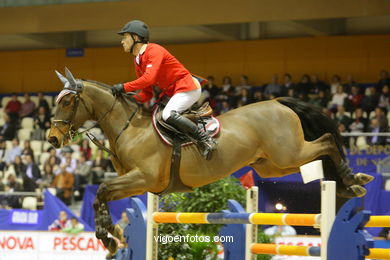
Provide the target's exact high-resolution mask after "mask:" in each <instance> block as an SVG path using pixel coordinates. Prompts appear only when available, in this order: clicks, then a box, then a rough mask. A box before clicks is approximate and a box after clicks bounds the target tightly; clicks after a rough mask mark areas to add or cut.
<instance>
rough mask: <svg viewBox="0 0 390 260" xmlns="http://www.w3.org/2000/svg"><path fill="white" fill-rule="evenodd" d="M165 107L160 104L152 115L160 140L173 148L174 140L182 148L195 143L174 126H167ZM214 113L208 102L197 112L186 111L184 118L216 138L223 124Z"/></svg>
mask: <svg viewBox="0 0 390 260" xmlns="http://www.w3.org/2000/svg"><path fill="white" fill-rule="evenodd" d="M164 107H165V105H164V104H159V105H158V106H157V107H156V108H155V109H154V110H153V113H152V121H153V126H154V129H155V130H156V132H157V133H158V135H159V136H160V138H161V139H162V140H163V141H164V142H165V143H166V144H168V145H171V146H173V142H174V141H173V140H174V139H176V140H177V141H178V142H179V143H180V145H181V146H185V145H190V144H192V143H194V141H193V140H192V139H191V138H190V137H188V136H187V135H185V134H184V133H182V132H180V131H178V130H177V129H176V128H174V127H173V126H171V125H169V124H167V123H166V122H165V121H164V120H163V119H162V111H163V109H164ZM212 113H213V109H212V108H211V107H210V105H209V103H208V102H206V103H204V104H203V105H202V106H201V107H200V108H199V109H197V110H187V111H185V112H184V113H183V114H182V116H184V117H187V118H188V119H190V120H191V121H192V122H194V123H195V124H197V125H198V127H200V128H201V129H203V130H204V131H206V132H207V134H208V135H209V136H211V137H215V136H217V135H218V133H219V131H220V130H221V124H220V122H219V121H218V119H217V118H215V117H213V116H212Z"/></svg>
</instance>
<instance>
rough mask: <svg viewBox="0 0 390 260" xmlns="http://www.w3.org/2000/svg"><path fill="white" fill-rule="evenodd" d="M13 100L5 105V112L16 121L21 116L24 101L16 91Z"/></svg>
mask: <svg viewBox="0 0 390 260" xmlns="http://www.w3.org/2000/svg"><path fill="white" fill-rule="evenodd" d="M11 98H12V99H11V100H10V101H8V103H7V105H6V106H5V112H6V113H7V114H8V116H9V117H10V119H11V121H15V120H17V119H18V118H19V113H20V110H21V109H22V103H20V101H19V100H18V97H17V95H16V94H15V93H13V94H12V96H11Z"/></svg>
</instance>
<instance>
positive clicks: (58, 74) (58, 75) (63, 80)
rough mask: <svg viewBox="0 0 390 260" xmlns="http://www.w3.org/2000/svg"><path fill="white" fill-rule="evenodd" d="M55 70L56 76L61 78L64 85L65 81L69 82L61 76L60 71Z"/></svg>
mask: <svg viewBox="0 0 390 260" xmlns="http://www.w3.org/2000/svg"><path fill="white" fill-rule="evenodd" d="M55 72H56V74H57V77H58V78H59V79H60V80H61V82H62V84H64V85H65V84H66V83H69V81H68V80H67V79H66V78H65V77H64V76H62V74H61V73H59V72H58V71H55Z"/></svg>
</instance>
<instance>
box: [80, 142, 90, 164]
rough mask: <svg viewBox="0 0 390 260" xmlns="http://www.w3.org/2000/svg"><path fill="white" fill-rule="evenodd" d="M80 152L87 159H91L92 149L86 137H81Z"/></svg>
mask: <svg viewBox="0 0 390 260" xmlns="http://www.w3.org/2000/svg"><path fill="white" fill-rule="evenodd" d="M80 153H82V154H84V155H85V157H86V159H87V160H90V159H91V155H92V149H91V147H90V146H89V141H88V139H83V140H82V142H81V145H80Z"/></svg>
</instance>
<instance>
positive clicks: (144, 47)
mask: <svg viewBox="0 0 390 260" xmlns="http://www.w3.org/2000/svg"><path fill="white" fill-rule="evenodd" d="M147 45H148V44H147V43H145V44H144V45H142V47H141V49H140V50H139V53H138V55H137V56H136V57H135V62H136V63H137V64H138V65H139V56H140V55H142V54H144V52H145V50H146V47H147Z"/></svg>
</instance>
